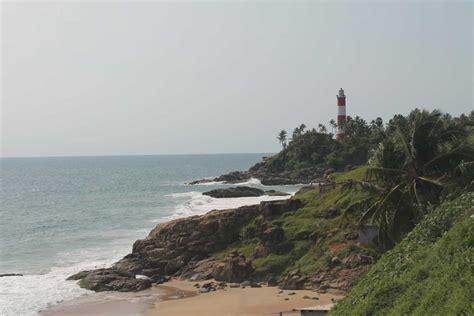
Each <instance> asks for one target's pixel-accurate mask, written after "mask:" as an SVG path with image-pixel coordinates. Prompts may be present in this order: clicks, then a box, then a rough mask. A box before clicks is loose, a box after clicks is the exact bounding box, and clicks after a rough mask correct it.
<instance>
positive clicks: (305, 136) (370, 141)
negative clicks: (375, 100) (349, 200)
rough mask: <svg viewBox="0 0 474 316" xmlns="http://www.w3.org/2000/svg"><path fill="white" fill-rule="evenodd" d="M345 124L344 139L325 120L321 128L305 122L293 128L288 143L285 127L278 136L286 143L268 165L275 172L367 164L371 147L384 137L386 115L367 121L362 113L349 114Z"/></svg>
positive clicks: (270, 159)
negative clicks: (310, 125) (359, 114)
mask: <svg viewBox="0 0 474 316" xmlns="http://www.w3.org/2000/svg"><path fill="white" fill-rule="evenodd" d="M334 128H335V125H334V126H333V129H334ZM344 128H345V131H346V139H345V141H344V142H340V141H336V140H335V139H334V134H333V133H330V132H328V130H327V128H326V127H325V126H324V125H322V124H319V126H318V129H317V130H316V129H314V128H313V129H309V130H307V129H306V125H304V124H301V125H300V126H299V127H297V128H295V130H294V131H293V135H292V138H291V140H290V141H289V142H288V144H287V143H286V138H287V135H286V131H281V132H280V133H279V135H278V137H277V139H278V140H279V141H280V143H281V144H282V145H283V150H282V151H281V152H279V153H278V154H276V155H274V156H272V157H270V158H269V159H268V160H267V162H266V163H265V165H266V168H267V169H268V170H269V171H271V172H283V171H297V170H302V169H308V168H310V169H311V168H334V169H337V170H341V169H343V168H344V167H346V166H347V165H361V164H365V163H366V162H367V159H368V157H369V153H370V151H371V150H373V149H374V148H376V146H377V144H378V143H379V142H380V141H382V139H383V137H384V127H383V121H382V119H381V118H377V119H376V120H373V121H372V122H370V123H367V122H366V121H365V120H363V119H362V118H360V117H358V116H356V117H355V118H352V117H350V116H348V117H347V121H346V123H345V124H344Z"/></svg>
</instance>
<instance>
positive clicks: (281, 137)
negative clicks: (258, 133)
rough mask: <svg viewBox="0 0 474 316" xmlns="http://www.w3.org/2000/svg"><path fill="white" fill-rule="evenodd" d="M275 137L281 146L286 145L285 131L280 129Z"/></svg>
mask: <svg viewBox="0 0 474 316" xmlns="http://www.w3.org/2000/svg"><path fill="white" fill-rule="evenodd" d="M277 139H278V140H279V141H280V144H281V145H282V146H283V148H285V147H286V131H285V130H281V131H280V133H278V136H277Z"/></svg>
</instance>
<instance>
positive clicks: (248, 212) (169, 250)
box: [69, 199, 301, 291]
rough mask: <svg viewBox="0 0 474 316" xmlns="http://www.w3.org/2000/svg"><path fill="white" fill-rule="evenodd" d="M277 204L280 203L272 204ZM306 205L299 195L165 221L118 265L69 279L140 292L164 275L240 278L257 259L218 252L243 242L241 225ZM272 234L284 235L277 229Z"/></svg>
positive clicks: (100, 288) (84, 284) (101, 287)
mask: <svg viewBox="0 0 474 316" xmlns="http://www.w3.org/2000/svg"><path fill="white" fill-rule="evenodd" d="M272 203H275V204H276V206H275V207H272V206H271V204H272ZM300 203H301V202H296V201H294V200H293V199H288V200H283V201H272V202H262V203H261V204H260V205H253V206H243V207H239V208H236V209H228V210H219V211H211V212H209V213H207V214H205V215H202V216H191V217H187V218H182V219H177V220H173V221H171V222H168V223H165V224H160V225H158V226H156V227H155V228H154V229H153V230H152V231H151V232H150V234H149V235H148V236H147V238H146V239H143V240H137V241H136V242H135V243H134V245H133V249H132V253H131V254H129V255H127V256H125V257H124V258H123V259H121V260H120V261H118V262H116V263H115V264H114V265H113V266H112V267H110V268H107V269H99V270H93V271H82V272H80V273H78V274H75V275H73V276H71V277H70V278H69V279H70V280H80V281H79V285H80V286H81V287H84V288H87V289H90V290H93V291H107V290H113V291H140V290H143V289H145V288H147V287H150V286H151V284H152V283H154V282H162V281H163V278H164V276H179V277H185V278H189V279H193V280H204V279H208V278H211V277H214V278H216V279H218V280H222V281H229V282H240V281H242V280H244V279H246V278H249V277H250V276H251V275H252V273H253V268H252V264H251V261H249V260H247V259H246V258H245V257H243V256H241V255H236V254H231V255H229V256H227V257H226V258H224V259H223V260H217V259H215V258H213V257H212V253H214V252H216V251H220V250H222V249H224V248H225V247H226V246H228V245H229V244H232V243H234V242H236V241H238V240H239V238H240V230H241V228H242V227H243V226H244V225H246V224H247V223H249V222H250V221H251V220H253V219H255V218H256V217H257V216H258V215H260V214H263V213H265V212H268V210H269V209H273V208H275V209H276V210H277V211H278V212H280V213H281V212H284V211H287V210H292V209H294V208H295V207H296V205H300ZM285 208H286V209H287V210H285ZM267 234H268V235H272V236H273V235H275V236H273V237H272V238H277V239H278V236H276V235H277V232H272V233H270V232H268V233H267ZM269 238H270V237H269ZM137 275H144V276H146V277H147V278H137Z"/></svg>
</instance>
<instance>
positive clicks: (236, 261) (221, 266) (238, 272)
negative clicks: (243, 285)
mask: <svg viewBox="0 0 474 316" xmlns="http://www.w3.org/2000/svg"><path fill="white" fill-rule="evenodd" d="M253 273H254V269H253V267H252V262H251V261H249V260H247V259H246V258H245V256H243V255H239V256H235V255H232V254H231V255H228V256H227V257H225V258H224V259H223V260H222V262H220V263H218V264H216V265H215V266H214V270H213V273H212V276H213V277H214V279H216V280H217V281H226V282H234V283H238V282H242V281H244V280H246V279H248V278H249V277H251V276H252V274H253Z"/></svg>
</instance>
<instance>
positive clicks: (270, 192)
mask: <svg viewBox="0 0 474 316" xmlns="http://www.w3.org/2000/svg"><path fill="white" fill-rule="evenodd" d="M265 195H268V196H288V195H291V194H290V193H286V192H281V191H275V190H268V191H265Z"/></svg>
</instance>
